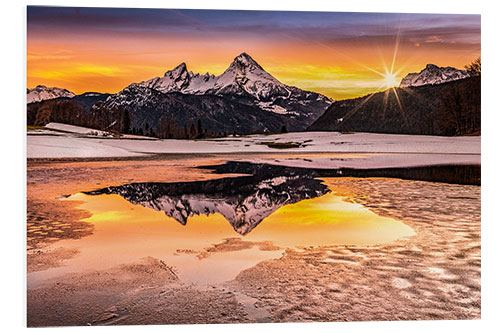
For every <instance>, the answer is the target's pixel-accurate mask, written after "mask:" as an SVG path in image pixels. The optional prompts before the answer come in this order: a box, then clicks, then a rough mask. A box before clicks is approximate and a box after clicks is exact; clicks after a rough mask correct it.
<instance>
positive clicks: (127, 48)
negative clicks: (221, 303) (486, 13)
mask: <svg viewBox="0 0 500 333" xmlns="http://www.w3.org/2000/svg"><path fill="white" fill-rule="evenodd" d="M27 18H28V19H27V22H28V27H27V34H28V38H27V40H28V42H27V87H28V88H33V87H35V86H37V85H39V84H42V85H46V86H56V87H60V88H65V89H68V90H70V91H73V92H75V93H77V94H80V93H83V92H87V91H98V92H108V93H116V92H118V91H120V90H122V89H123V88H124V87H126V86H127V85H129V84H130V83H132V82H140V81H143V80H148V79H150V78H153V77H156V76H163V74H164V73H165V72H166V71H167V70H170V69H173V68H174V67H176V66H177V65H178V64H179V63H182V62H185V63H186V64H187V67H188V70H190V71H192V72H193V73H202V74H204V73H206V72H209V73H210V74H214V75H220V74H221V73H222V72H223V71H224V70H225V69H226V68H227V67H228V66H229V64H230V63H231V62H232V60H233V59H234V57H236V56H237V55H239V54H240V53H242V52H247V53H248V54H249V55H250V56H252V57H253V58H254V59H255V60H256V61H257V62H258V63H259V64H260V65H261V66H262V67H263V68H264V69H265V70H266V71H268V72H269V73H270V74H271V75H273V76H274V77H276V78H277V79H278V80H279V81H281V82H283V83H285V84H288V85H293V86H297V87H299V88H301V89H304V90H310V91H315V92H319V93H322V94H324V95H326V96H329V97H332V98H334V99H344V98H352V97H359V96H363V95H366V94H368V93H371V92H375V91H380V90H381V87H385V86H387V83H386V82H384V81H385V80H387V77H385V76H387V74H388V73H390V74H393V77H391V84H394V81H396V82H398V83H399V82H400V81H401V79H402V78H403V77H404V76H405V75H406V74H407V73H410V72H419V71H420V70H422V69H423V68H424V67H425V66H426V65H427V64H429V63H433V64H435V65H438V66H452V67H456V68H463V67H464V65H465V64H468V63H470V62H471V61H472V60H474V59H475V58H477V57H478V56H480V51H481V42H480V37H481V36H480V16H479V15H450V14H388V13H338V12H272V11H227V10H226V11H223V10H169V9H119V8H73V7H33V6H29V7H28V15H27ZM396 48H397V50H396ZM388 67H390V68H388ZM380 73H385V74H383V76H381V75H380ZM384 75H385V76H384Z"/></svg>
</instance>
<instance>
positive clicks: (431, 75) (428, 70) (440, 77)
mask: <svg viewBox="0 0 500 333" xmlns="http://www.w3.org/2000/svg"><path fill="white" fill-rule="evenodd" d="M469 76H470V73H469V72H467V71H466V70H463V69H456V68H453V67H439V66H436V65H433V64H428V65H427V66H425V68H424V69H422V70H421V71H420V72H419V73H409V74H407V75H406V76H405V77H404V78H403V79H402V80H401V83H400V84H399V86H400V87H419V86H425V85H427V84H440V83H444V82H450V81H455V80H460V79H465V78H467V77H469Z"/></svg>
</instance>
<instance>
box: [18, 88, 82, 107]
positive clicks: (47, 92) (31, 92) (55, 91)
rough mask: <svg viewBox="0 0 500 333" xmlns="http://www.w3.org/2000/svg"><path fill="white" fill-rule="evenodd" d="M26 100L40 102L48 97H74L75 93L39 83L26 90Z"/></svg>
mask: <svg viewBox="0 0 500 333" xmlns="http://www.w3.org/2000/svg"><path fill="white" fill-rule="evenodd" d="M26 94H27V95H26V102H27V103H33V102H40V101H45V100H48V99H54V98H58V97H74V96H75V93H73V92H71V91H69V90H66V89H61V88H57V87H46V86H43V85H38V86H36V87H35V88H33V89H28V90H27V91H26Z"/></svg>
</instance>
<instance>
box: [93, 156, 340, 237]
mask: <svg viewBox="0 0 500 333" xmlns="http://www.w3.org/2000/svg"><path fill="white" fill-rule="evenodd" d="M276 169H277V168H276V167H273V166H269V165H253V168H251V169H248V170H245V172H248V173H252V175H249V176H241V177H231V178H222V179H216V180H208V181H195V182H179V183H132V184H125V185H122V186H112V187H107V188H103V189H100V190H96V191H91V192H84V193H85V194H88V195H99V194H118V195H120V196H122V197H123V198H125V199H126V200H128V201H129V202H131V203H133V204H138V205H142V206H144V207H149V208H152V209H155V210H158V211H163V212H165V214H166V215H167V216H169V217H172V218H174V219H175V220H177V221H178V222H179V223H181V224H183V225H185V224H186V223H187V221H188V219H189V218H191V217H193V216H195V215H210V214H215V213H220V214H221V215H222V216H224V218H225V219H226V220H227V221H228V222H229V223H230V224H231V225H232V227H233V228H234V230H235V231H236V232H237V233H239V234H241V235H246V234H247V233H249V232H250V231H251V230H253V229H254V228H255V227H256V226H257V225H258V224H259V223H260V222H261V221H262V220H264V219H265V218H266V217H268V216H269V215H271V214H272V213H273V212H275V211H276V210H277V209H278V208H280V207H282V206H284V205H288V204H293V203H297V202H299V201H302V200H304V199H312V198H316V197H319V196H322V195H324V194H326V193H328V192H330V190H329V189H328V187H327V186H326V185H324V184H323V183H322V182H321V180H318V179H315V178H314V176H315V175H316V174H315V173H314V172H310V171H307V170H304V169H297V168H280V170H279V171H280V172H278V173H277V172H276Z"/></svg>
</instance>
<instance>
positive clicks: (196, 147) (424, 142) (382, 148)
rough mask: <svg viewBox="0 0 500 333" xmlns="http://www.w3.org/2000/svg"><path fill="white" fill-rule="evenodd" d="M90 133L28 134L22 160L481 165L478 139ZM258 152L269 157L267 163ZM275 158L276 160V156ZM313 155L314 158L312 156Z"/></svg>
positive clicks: (51, 129) (52, 128)
mask: <svg viewBox="0 0 500 333" xmlns="http://www.w3.org/2000/svg"><path fill="white" fill-rule="evenodd" d="M61 131H64V132H61ZM91 131H94V130H91V129H88V128H82V127H77V126H71V125H65V124H57V123H50V124H48V125H47V126H46V127H45V129H44V130H29V131H28V139H27V156H28V158H62V157H125V156H141V155H146V154H158V153H193V154H196V153H228V154H229V153H231V154H233V153H234V154H239V155H241V154H247V153H248V154H249V156H246V157H241V156H240V157H238V160H250V161H259V162H266V163H276V164H282V165H290V166H306V167H307V166H308V167H328V168H333V167H356V168H365V167H370V168H373V167H396V166H419V165H435V164H480V163H481V155H480V154H481V137H480V136H467V137H438V136H423V135H396V134H373V133H353V134H341V133H338V132H300V133H286V134H274V135H249V136H242V137H228V138H219V139H206V140H158V139H152V138H146V137H138V136H131V135H127V136H125V137H123V138H110V137H102V136H96V135H89V134H88V133H89V132H91ZM101 135H102V134H101ZM276 147H279V148H276ZM289 147H291V148H289ZM280 148H281V149H280ZM285 148H286V149H285ZM262 153H274V154H272V155H273V157H272V158H271V159H269V158H266V157H265V155H264V154H262ZM276 153H279V154H281V155H280V156H278V157H277V154H276ZM314 153H318V154H317V155H316V156H315V155H314ZM326 153H328V154H326ZM256 154H257V155H258V156H256ZM302 154H303V156H301V155H302Z"/></svg>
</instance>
